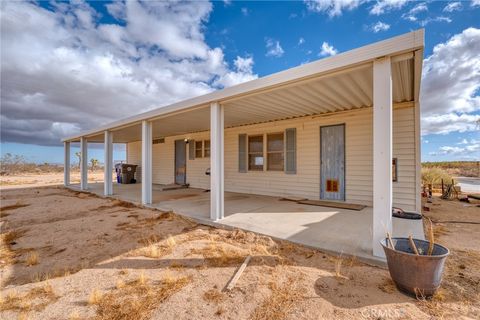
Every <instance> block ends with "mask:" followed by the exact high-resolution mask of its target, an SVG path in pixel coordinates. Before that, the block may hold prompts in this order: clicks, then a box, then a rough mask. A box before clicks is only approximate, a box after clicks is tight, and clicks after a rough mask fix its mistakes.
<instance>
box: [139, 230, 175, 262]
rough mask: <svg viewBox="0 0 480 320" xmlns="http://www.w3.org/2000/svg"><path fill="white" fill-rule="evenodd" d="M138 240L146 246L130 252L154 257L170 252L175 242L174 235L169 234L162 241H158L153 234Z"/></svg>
mask: <svg viewBox="0 0 480 320" xmlns="http://www.w3.org/2000/svg"><path fill="white" fill-rule="evenodd" d="M140 242H142V243H144V244H145V245H146V247H144V248H140V249H137V250H134V251H133V253H132V254H134V255H135V254H140V255H143V256H145V257H148V258H154V259H157V258H161V257H163V256H166V255H168V254H171V253H172V252H173V249H174V248H175V246H176V244H177V242H176V241H175V239H174V237H172V236H171V235H169V236H168V238H167V239H166V240H165V241H163V243H158V238H157V237H156V236H155V235H152V236H150V237H149V238H147V239H143V240H141V241H140Z"/></svg>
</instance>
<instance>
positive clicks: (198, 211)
mask: <svg viewBox="0 0 480 320" xmlns="http://www.w3.org/2000/svg"><path fill="white" fill-rule="evenodd" d="M70 187H71V188H72V189H74V190H80V185H78V184H77V185H71V186H70ZM103 189H104V185H103V183H90V184H88V191H89V192H92V193H95V194H97V195H99V196H103ZM162 189H163V186H161V185H155V184H154V185H153V188H152V190H153V193H152V204H150V205H148V207H152V208H156V209H160V210H165V211H174V212H176V213H178V214H181V215H184V216H186V217H189V218H192V219H194V220H195V221H197V222H199V223H203V224H208V225H215V226H222V227H229V228H230V227H231V228H240V229H243V230H248V231H253V232H257V233H261V234H264V235H268V236H271V237H274V238H278V239H283V240H288V241H292V242H295V243H299V244H303V245H306V246H309V247H312V248H317V249H321V250H324V251H327V252H333V253H335V254H343V255H347V256H356V257H358V258H361V259H363V260H366V261H370V262H374V263H377V262H378V261H379V259H378V258H376V257H374V256H373V255H372V241H371V239H372V232H373V229H372V228H373V224H372V222H373V210H372V207H366V208H364V209H362V210H360V211H355V210H347V209H337V208H329V207H322V206H312V205H303V204H298V203H296V202H292V201H285V200H281V198H279V197H270V196H260V195H252V194H244V193H234V192H225V218H224V219H222V220H219V221H217V222H212V220H211V219H210V193H209V192H207V191H206V190H204V189H198V188H184V189H176V190H165V191H163V190H162ZM111 197H113V198H116V199H120V200H124V201H129V202H132V203H137V204H141V185H140V184H117V183H114V184H113V195H111ZM405 234H412V235H413V236H414V237H415V238H419V239H423V238H424V234H423V225H422V221H421V220H405V219H397V218H393V235H394V236H397V235H398V236H400V235H405Z"/></svg>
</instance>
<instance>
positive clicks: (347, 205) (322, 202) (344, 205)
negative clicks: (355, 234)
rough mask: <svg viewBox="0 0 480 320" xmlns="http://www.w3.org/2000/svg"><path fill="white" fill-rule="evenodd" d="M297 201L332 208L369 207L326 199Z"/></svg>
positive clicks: (353, 208)
mask: <svg viewBox="0 0 480 320" xmlns="http://www.w3.org/2000/svg"><path fill="white" fill-rule="evenodd" d="M297 203H299V204H308V205H311V206H321V207H330V208H339V209H347V210H357V211H360V210H362V209H365V208H366V207H367V206H364V205H361V204H353V203H345V202H334V201H325V200H302V201H297Z"/></svg>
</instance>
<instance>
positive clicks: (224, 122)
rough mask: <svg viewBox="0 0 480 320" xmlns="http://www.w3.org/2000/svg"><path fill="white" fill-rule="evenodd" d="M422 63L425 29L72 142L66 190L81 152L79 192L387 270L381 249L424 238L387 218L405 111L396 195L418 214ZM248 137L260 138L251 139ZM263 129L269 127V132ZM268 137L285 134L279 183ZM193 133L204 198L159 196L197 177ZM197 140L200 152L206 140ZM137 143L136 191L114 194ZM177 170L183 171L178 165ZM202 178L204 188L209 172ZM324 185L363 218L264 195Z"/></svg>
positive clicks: (310, 193)
mask: <svg viewBox="0 0 480 320" xmlns="http://www.w3.org/2000/svg"><path fill="white" fill-rule="evenodd" d="M422 57H423V30H419V31H415V32H411V33H408V34H405V35H401V36H399V37H395V38H391V39H388V40H385V41H381V42H378V43H375V44H372V45H369V46H365V47H362V48H359V49H355V50H352V51H349V52H345V53H342V54H339V55H336V56H333V57H329V58H326V59H322V60H319V61H315V62H312V63H309V64H306V65H302V66H299V67H296V68H292V69H289V70H286V71H283V72H279V73H277V74H273V75H271V76H267V77H264V78H260V79H257V80H253V81H250V82H247V83H243V84H240V85H237V86H233V87H230V88H226V89H223V90H220V91H215V92H213V93H210V94H207V95H204V96H200V97H196V98H192V99H189V100H185V101H181V102H178V103H175V104H172V105H168V106H165V107H161V108H158V109H154V110H152V111H149V112H146V113H143V114H139V115H136V116H133V117H131V118H127V119H124V120H121V121H117V122H115V123H112V124H109V125H107V126H104V127H101V128H97V129H94V130H91V131H88V132H84V133H82V134H81V135H78V136H75V137H70V138H67V139H65V140H64V142H65V185H67V186H69V185H70V182H69V174H70V173H69V167H70V165H69V163H70V143H71V142H80V145H81V172H82V178H81V184H80V186H79V188H80V189H81V190H88V191H91V192H96V193H98V194H103V195H105V196H119V197H121V198H122V199H123V200H127V201H133V202H138V203H141V204H143V205H147V206H152V207H157V208H160V209H165V210H173V211H175V212H177V213H180V214H184V215H187V216H191V217H195V218H197V219H198V220H202V221H204V222H205V223H210V224H220V225H228V226H234V227H241V228H244V229H247V230H252V231H256V232H261V233H265V234H269V235H271V236H274V237H279V238H283V239H288V240H292V241H297V242H300V243H304V244H308V245H311V246H314V247H317V248H321V249H324V250H330V251H336V252H344V253H348V254H353V255H357V256H364V257H377V258H379V259H380V260H381V259H382V257H384V253H383V250H382V248H381V246H380V244H379V241H380V240H381V239H383V238H384V237H385V234H386V232H390V233H393V234H394V235H395V234H397V235H402V236H406V235H409V234H413V235H414V236H416V237H423V232H419V231H418V228H410V227H409V226H407V227H406V228H403V227H400V226H401V225H402V224H404V222H405V221H401V222H396V219H393V218H392V215H391V210H392V206H393V204H394V199H393V189H394V185H393V181H392V180H393V174H392V161H393V149H394V143H393V139H394V120H393V117H394V114H395V112H397V111H398V110H408V115H407V114H406V115H405V117H404V118H402V117H403V115H401V114H400V113H401V112H398V113H399V116H398V117H397V123H398V127H402V128H403V129H404V131H405V132H397V139H398V141H399V142H401V143H399V144H398V146H399V147H398V148H397V149H398V150H397V153H398V154H399V155H400V156H401V157H403V159H402V161H400V162H401V163H402V164H407V165H406V168H407V167H408V168H407V169H406V170H402V172H401V173H402V175H403V176H402V179H404V182H400V183H398V184H396V188H397V190H398V192H397V193H398V194H400V196H399V197H398V199H397V202H400V203H401V202H402V201H404V202H408V204H409V205H410V207H411V208H415V209H416V210H417V211H419V210H420V197H419V194H420V170H419V166H420V157H419V154H420V152H419V148H420V146H419V140H420V138H419V137H420V133H419V132H420V124H419V121H420V117H419V114H420V107H419V90H420V78H421V69H422V65H421V64H422ZM330 125H337V126H338V125H340V126H343V136H342V134H341V132H342V131H341V130H340V131H339V132H340V134H339V135H340V136H342V137H343V138H342V139H343V140H342V142H341V143H337V144H336V147H338V146H341V147H339V150H340V149H342V148H343V149H342V150H343V151H342V155H340V156H339V157H338V158H335V157H331V158H329V159H327V160H328V161H330V162H331V163H333V164H338V163H340V165H339V166H338V172H340V175H341V176H342V177H341V178H340V179H339V180H338V181H339V182H338V181H337V180H328V179H330V178H327V177H321V173H320V172H321V168H320V163H323V161H324V159H323V158H321V157H320V154H322V155H334V154H336V152H333V151H331V150H332V149H328V146H327V147H326V148H325V150H323V149H322V151H320V148H321V146H322V145H321V142H320V137H319V136H320V135H321V134H320V132H319V131H318V130H319V129H320V128H321V127H322V126H324V127H328V126H330ZM252 126H257V127H256V128H257V129H252V131H250V132H246V130H247V128H252ZM267 126H270V128H268V129H265V127H267ZM262 128H263V129H262ZM255 130H264V131H258V132H256V133H255ZM265 130H266V131H265ZM274 130H275V131H274ZM267 131H268V132H267ZM279 132H280V133H279ZM268 133H270V134H272V133H276V134H277V135H278V134H279V135H280V137H281V138H280V139H282V147H281V148H280V151H278V150H276V152H277V155H279V154H280V155H281V156H280V158H281V162H277V163H276V165H277V166H278V167H280V170H277V171H276V172H275V170H272V171H270V169H269V167H268V165H269V158H268V151H269V150H268V146H267V145H268V140H267V134H268ZM195 134H198V135H203V136H207V137H208V142H209V149H208V158H209V159H208V162H207V163H205V162H200V161H197V162H196V163H195V164H196V165H200V164H201V167H200V166H197V167H196V168H195V169H194V170H196V171H195V172H194V173H195V174H196V177H195V179H196V180H195V181H194V182H196V183H197V184H196V185H195V184H191V185H190V186H191V187H197V188H190V189H182V190H170V191H161V189H160V187H159V186H158V185H156V184H155V181H158V180H162V179H166V180H168V182H167V183H174V182H176V183H179V182H178V181H180V184H188V181H187V180H186V177H185V170H186V171H187V175H188V174H190V177H191V176H192V175H191V173H192V170H190V169H188V170H190V173H188V172H189V171H188V170H187V166H186V163H187V162H188V160H189V159H187V157H190V156H191V155H192V154H195V151H196V149H195V148H196V147H195V145H194V144H193V143H191V144H190V145H188V143H189V141H192V140H191V139H190V137H191V136H192V135H195ZM255 135H256V136H257V137H260V141H261V142H260V143H258V142H257V144H258V145H260V147H259V149H260V150H254V151H252V150H253V148H252V150H250V149H251V145H250V141H249V140H248V139H249V137H254V136H255ZM174 139H175V141H174V142H175V144H173V140H174ZM201 139H202V141H203V145H205V141H206V138H201ZM162 141H163V142H162ZM165 141H169V144H168V145H169V146H170V147H169V148H170V149H169V148H166V147H165V148H162V149H161V150H163V151H162V152H163V153H162V155H163V156H164V157H165V158H163V159H162V160H159V161H154V145H156V143H157V142H158V144H162V143H164V145H166V144H165ZM183 141H184V143H183V144H182V142H183ZM193 141H194V140H193ZM252 141H253V142H252V146H254V144H255V141H254V139H252ZM90 142H93V143H104V148H105V179H104V181H105V182H106V183H104V184H102V185H91V184H88V168H87V162H88V158H87V154H88V151H87V146H88V143H90ZM136 142H139V152H138V153H136V156H135V157H136V160H137V161H138V163H139V165H140V167H141V175H140V177H141V179H139V180H141V183H140V184H134V185H125V186H123V185H116V184H113V183H112V171H113V170H112V169H113V168H112V163H113V159H112V149H113V148H112V145H113V143H127V144H128V143H130V144H133V143H136ZM177 142H179V143H178V145H179V146H180V147H179V148H177ZM174 147H175V149H173V148H174ZM187 147H188V153H187ZM336 147H335V148H336ZM297 148H298V149H297ZM177 149H178V150H182V153H181V154H179V153H177ZM335 150H336V149H335ZM127 152H129V151H128V147H127ZM278 152H279V153H278ZM258 153H259V154H260V155H258ZM201 154H205V150H202V151H201ZM179 155H180V156H179ZM187 155H188V156H187ZM203 158H205V157H203ZM203 158H202V159H203ZM273 158H274V157H273V156H272V160H273ZM165 159H167V160H165ZM179 159H180V160H182V161H183V162H182V163H181V164H180V165H178V164H177V162H178V161H177V160H179ZM166 161H168V162H169V163H171V166H169V167H168V168H167V169H165V168H164V167H156V166H157V165H160V164H162V163H166ZM202 161H203V160H202ZM272 163H273V161H272ZM174 165H175V170H174V169H173V168H174ZM278 167H277V168H278ZM207 168H208V169H209V172H210V176H209V177H208V178H206V177H205V173H204V172H205V169H207ZM182 170H183V172H182ZM324 171H326V170H324ZM182 174H183V175H182ZM162 177H163V178H162ZM178 177H180V179H178ZM202 177H203V178H202ZM205 179H207V180H205ZM335 179H336V178H335ZM407 180H408V183H407V182H405V181H407ZM327 181H332V182H334V183H332V184H331V186H332V187H331V190H330V191H331V192H337V191H338V192H339V193H341V195H340V197H339V198H338V199H335V200H338V201H352V200H353V201H354V202H356V203H365V204H367V205H368V207H367V208H365V209H363V210H362V211H354V212H350V211H349V210H338V209H334V210H332V209H331V208H324V207H318V206H306V205H298V204H296V203H289V202H283V201H279V198H278V197H274V196H270V197H268V196H265V194H269V195H281V194H290V195H294V196H305V197H308V198H309V199H319V198H320V199H322V195H321V193H320V191H319V189H320V186H322V188H324V187H325V185H326V182H327ZM337 182H338V183H337ZM333 186H335V187H333ZM338 186H340V189H341V190H339V188H338ZM202 188H210V189H211V192H208V193H207V192H204V191H203V190H202ZM328 188H330V187H327V189H328ZM270 189H275V191H274V192H270V191H269V190H270ZM225 190H228V191H239V192H226V191H225ZM345 190H346V191H345ZM327 191H328V190H327ZM330 191H329V192H330ZM269 192H270V193H269ZM260 194H263V195H260ZM420 224H421V223H420ZM397 227H398V228H397ZM414 230H415V231H414Z"/></svg>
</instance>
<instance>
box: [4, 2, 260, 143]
mask: <svg viewBox="0 0 480 320" xmlns="http://www.w3.org/2000/svg"><path fill="white" fill-rule="evenodd" d="M107 10H108V12H109V13H110V14H112V15H114V16H115V18H116V19H119V20H120V21H121V24H104V23H100V22H99V16H100V15H99V13H98V12H96V11H95V10H94V9H93V8H92V7H91V6H90V5H88V4H86V3H83V2H74V3H53V4H52V10H47V9H44V8H41V7H39V6H37V5H35V4H34V3H27V2H13V1H12V2H2V10H1V22H2V28H1V38H2V59H1V74H2V82H1V105H2V114H1V137H2V141H4V142H5V141H8V142H20V143H35V144H44V145H53V144H59V141H60V138H61V137H63V136H67V135H71V134H74V133H77V132H78V131H80V130H86V129H90V128H92V127H95V126H98V125H100V124H103V123H107V122H111V121H114V120H116V119H119V118H123V117H126V116H129V115H133V114H137V113H139V112H142V111H147V110H150V109H152V108H156V107H159V106H162V105H167V104H170V103H173V102H175V101H178V100H181V99H185V98H188V97H192V96H196V95H200V94H205V93H207V92H210V91H212V90H215V89H218V88H221V87H223V86H228V85H233V84H236V83H239V82H243V81H248V80H251V79H253V78H255V77H256V75H255V74H254V73H253V69H252V65H253V58H252V57H249V56H247V57H243V58H242V57H237V59H235V61H234V63H233V67H232V68H230V67H229V65H228V63H227V62H226V61H225V57H224V54H223V51H222V49H221V48H211V47H210V46H209V45H208V44H207V43H206V42H205V37H204V31H205V30H204V27H205V22H207V21H208V18H209V15H210V12H211V10H212V5H211V4H210V3H208V2H192V3H176V2H174V3H167V2H143V3H138V2H127V3H124V2H114V3H111V4H108V5H107ZM4 79H8V81H5V80H4ZM25 128H29V130H25Z"/></svg>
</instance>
